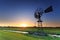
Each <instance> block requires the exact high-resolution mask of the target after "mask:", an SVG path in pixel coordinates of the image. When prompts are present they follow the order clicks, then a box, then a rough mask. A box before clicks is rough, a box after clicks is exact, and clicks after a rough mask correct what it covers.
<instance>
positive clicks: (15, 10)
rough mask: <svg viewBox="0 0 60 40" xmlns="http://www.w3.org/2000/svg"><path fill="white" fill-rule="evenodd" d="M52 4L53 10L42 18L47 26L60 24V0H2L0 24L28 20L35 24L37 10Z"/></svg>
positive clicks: (0, 1) (0, 2) (0, 0)
mask: <svg viewBox="0 0 60 40" xmlns="http://www.w3.org/2000/svg"><path fill="white" fill-rule="evenodd" d="M50 5H52V6H53V12H50V13H49V14H48V13H47V14H46V13H44V14H43V16H42V20H43V22H44V23H45V24H47V26H60V11H59V10H60V0H0V25H1V24H5V23H6V24H12V23H13V24H19V23H20V24H21V22H27V21H28V22H29V23H33V24H34V23H35V21H36V19H35V18H34V12H35V10H36V9H37V8H42V9H43V10H45V9H46V8H47V7H49V6H50ZM52 24H53V25H52Z"/></svg>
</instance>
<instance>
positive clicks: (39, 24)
mask: <svg viewBox="0 0 60 40" xmlns="http://www.w3.org/2000/svg"><path fill="white" fill-rule="evenodd" d="M52 11H53V8H52V6H49V7H48V8H47V9H45V10H43V9H41V8H37V9H36V11H35V13H34V17H35V18H36V19H37V20H38V21H37V22H38V27H41V30H42V31H43V27H42V26H43V24H42V22H43V21H42V20H41V17H42V15H43V14H44V13H49V12H52Z"/></svg>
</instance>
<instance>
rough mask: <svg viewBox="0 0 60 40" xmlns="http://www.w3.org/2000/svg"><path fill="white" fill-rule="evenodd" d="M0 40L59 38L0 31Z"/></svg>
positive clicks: (46, 39)
mask: <svg viewBox="0 0 60 40" xmlns="http://www.w3.org/2000/svg"><path fill="white" fill-rule="evenodd" d="M0 40H60V38H55V37H49V36H44V37H43V36H40V37H36V36H33V35H29V34H26V35H25V34H19V33H14V32H8V31H3V30H0Z"/></svg>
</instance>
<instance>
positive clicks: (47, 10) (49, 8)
mask: <svg viewBox="0 0 60 40" xmlns="http://www.w3.org/2000/svg"><path fill="white" fill-rule="evenodd" d="M52 11H53V8H52V6H49V7H48V8H47V9H46V10H44V12H45V13H48V12H52Z"/></svg>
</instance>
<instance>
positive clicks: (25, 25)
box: [20, 24, 28, 27]
mask: <svg viewBox="0 0 60 40" xmlns="http://www.w3.org/2000/svg"><path fill="white" fill-rule="evenodd" d="M20 26H22V27H27V26H28V25H27V24H21V25H20Z"/></svg>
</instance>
